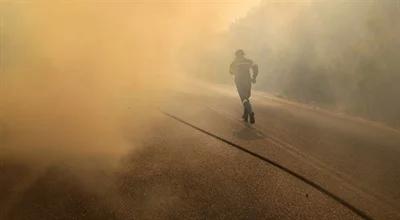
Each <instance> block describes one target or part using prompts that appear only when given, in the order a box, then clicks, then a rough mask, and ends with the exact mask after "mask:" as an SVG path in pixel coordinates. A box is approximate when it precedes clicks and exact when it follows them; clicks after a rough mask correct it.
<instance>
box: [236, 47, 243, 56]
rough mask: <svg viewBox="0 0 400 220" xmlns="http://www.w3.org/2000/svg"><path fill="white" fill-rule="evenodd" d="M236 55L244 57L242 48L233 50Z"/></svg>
mask: <svg viewBox="0 0 400 220" xmlns="http://www.w3.org/2000/svg"><path fill="white" fill-rule="evenodd" d="M235 56H236V57H244V51H243V50H242V49H239V50H237V51H236V52H235Z"/></svg>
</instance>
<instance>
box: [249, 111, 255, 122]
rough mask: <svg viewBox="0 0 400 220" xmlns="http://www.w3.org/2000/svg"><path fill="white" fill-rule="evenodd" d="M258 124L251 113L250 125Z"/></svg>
mask: <svg viewBox="0 0 400 220" xmlns="http://www.w3.org/2000/svg"><path fill="white" fill-rule="evenodd" d="M255 122H256V119H255V118H254V112H252V113H250V123H251V124H254V123H255Z"/></svg>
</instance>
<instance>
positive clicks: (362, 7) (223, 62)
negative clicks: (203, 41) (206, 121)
mask: <svg viewBox="0 0 400 220" xmlns="http://www.w3.org/2000/svg"><path fill="white" fill-rule="evenodd" d="M399 19H400V3H399V1H396V0H383V1H358V0H354V1H263V2H262V4H261V5H260V6H259V7H257V8H254V9H253V10H252V11H250V12H249V13H248V15H247V16H246V17H244V18H243V19H239V20H238V21H237V22H235V23H234V24H233V25H232V26H231V28H230V29H229V31H227V32H226V33H225V34H224V35H221V36H219V37H218V38H215V39H216V40H215V42H219V43H218V44H216V46H215V47H214V48H212V49H208V50H203V51H200V52H199V54H200V55H199V56H200V57H202V61H203V64H202V65H201V67H203V69H202V68H198V66H196V65H191V66H190V67H191V71H193V72H197V74H198V75H200V76H201V77H203V78H206V79H212V80H213V81H220V82H224V81H227V80H230V78H229V76H228V73H227V66H228V65H229V60H231V59H232V56H233V55H232V54H233V51H234V50H235V49H236V48H243V49H244V50H245V51H247V54H248V55H249V57H250V58H252V59H254V60H255V61H256V62H258V63H259V66H260V69H261V73H260V75H259V80H258V84H256V88H258V89H261V90H266V91H269V92H272V93H275V94H278V95H279V96H284V97H287V98H290V99H295V100H298V101H301V102H306V103H313V104H317V105H321V106H324V107H328V108H334V109H336V110H340V111H345V112H348V113H351V114H355V115H361V116H364V117H368V118H371V119H373V120H379V121H383V122H386V123H389V124H391V125H394V126H399V125H400V104H399V102H398V101H396V99H397V96H398V94H400V89H399V88H400V87H399V86H398V85H399V83H400V73H399V72H400V65H399V62H398V59H399V58H400V50H399V49H398V48H400V39H399V38H398V36H400V23H399V22H398V20H399ZM215 61H217V62H215Z"/></svg>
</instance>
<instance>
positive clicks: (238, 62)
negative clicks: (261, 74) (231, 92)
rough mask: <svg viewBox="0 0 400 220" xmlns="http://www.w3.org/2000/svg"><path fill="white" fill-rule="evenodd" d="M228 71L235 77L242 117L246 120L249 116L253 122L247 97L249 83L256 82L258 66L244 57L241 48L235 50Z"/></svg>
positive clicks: (252, 114) (252, 113) (249, 88)
mask: <svg viewBox="0 0 400 220" xmlns="http://www.w3.org/2000/svg"><path fill="white" fill-rule="evenodd" d="M250 69H251V70H252V73H253V74H252V75H251V74H250ZM229 72H230V73H231V74H232V75H234V77H235V84H236V88H237V91H238V93H239V97H240V100H241V101H242V103H243V108H244V113H243V116H242V118H243V120H244V121H246V122H248V120H249V118H250V123H252V124H253V123H255V118H254V112H253V109H252V107H251V104H250V100H249V99H250V96H251V83H256V78H257V75H258V66H257V64H254V63H253V61H252V60H250V59H247V58H246V57H245V54H244V51H243V50H237V51H236V52H235V59H234V60H233V62H232V64H231V65H230V69H229Z"/></svg>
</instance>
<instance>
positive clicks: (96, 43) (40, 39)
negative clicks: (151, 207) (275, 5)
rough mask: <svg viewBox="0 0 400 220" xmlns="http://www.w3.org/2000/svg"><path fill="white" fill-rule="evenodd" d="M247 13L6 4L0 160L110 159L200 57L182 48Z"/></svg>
mask: <svg viewBox="0 0 400 220" xmlns="http://www.w3.org/2000/svg"><path fill="white" fill-rule="evenodd" d="M246 5H247V4H244V3H243V4H242V3H234V4H222V3H221V4H220V3H209V4H204V3H201V2H191V1H185V2H184V1H182V2H179V1H178V2H177V1H171V2H169V1H162V2H158V1H154V2H148V3H146V2H144V1H122V2H119V1H116V2H111V1H61V2H54V1H34V2H30V1H28V2H18V1H17V2H13V1H5V2H2V3H0V15H1V17H0V18H1V20H0V22H1V24H0V25H1V33H0V34H1V36H0V37H1V38H0V39H1V42H0V44H1V45H0V46H1V48H0V49H1V50H0V51H1V73H0V83H1V84H0V148H1V149H0V156H1V159H2V160H4V158H11V157H13V158H14V157H15V158H23V160H35V161H36V162H37V161H47V162H48V161H52V160H58V159H60V158H66V157H69V156H72V157H75V156H78V155H79V157H90V158H92V157H94V156H93V155H94V154H97V155H98V154H99V155H107V157H108V156H110V155H116V156H117V155H120V154H121V153H122V152H125V151H127V149H131V148H134V147H135V146H136V145H139V143H140V141H139V139H140V138H141V137H142V136H143V134H145V133H150V132H147V130H146V127H147V128H150V126H149V124H151V123H157V121H156V120H154V119H153V117H152V113H151V112H152V111H153V109H157V107H158V106H159V105H161V103H163V102H166V101H165V100H166V99H168V91H169V89H170V88H174V87H176V86H179V82H180V78H182V74H181V72H179V70H180V69H181V68H180V62H181V61H180V60H179V57H180V56H178V54H180V55H182V54H183V53H185V54H188V53H190V51H191V50H194V48H185V50H183V49H181V48H182V45H189V44H191V45H193V47H201V46H200V44H203V43H205V42H204V41H203V39H205V38H207V36H208V35H210V34H212V33H213V32H215V31H218V30H220V29H223V28H224V27H225V26H226V24H227V23H228V22H229V21H230V20H231V19H232V15H233V14H236V13H237V12H240V13H243V12H244V10H245V9H244V8H246ZM196 41H197V43H196V44H194V43H193V42H196ZM185 42H186V43H185ZM195 45H196V46H195ZM144 125H146V126H144Z"/></svg>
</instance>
